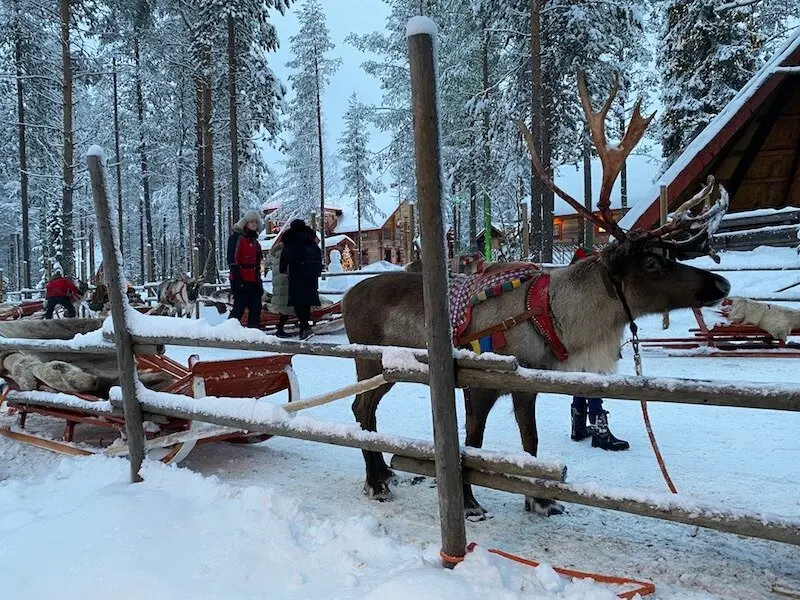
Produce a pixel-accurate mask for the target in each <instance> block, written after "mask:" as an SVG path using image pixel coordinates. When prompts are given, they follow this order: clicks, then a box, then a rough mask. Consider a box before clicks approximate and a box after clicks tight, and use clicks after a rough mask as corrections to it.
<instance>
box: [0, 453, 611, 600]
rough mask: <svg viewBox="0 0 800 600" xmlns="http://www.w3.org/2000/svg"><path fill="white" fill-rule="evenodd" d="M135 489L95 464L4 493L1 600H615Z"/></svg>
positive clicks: (500, 566)
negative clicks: (451, 565)
mask: <svg viewBox="0 0 800 600" xmlns="http://www.w3.org/2000/svg"><path fill="white" fill-rule="evenodd" d="M143 475H144V479H145V480H144V482H142V483H138V484H135V485H131V484H128V483H126V481H127V477H128V463H127V461H125V460H121V459H111V458H105V457H91V458H87V459H82V460H75V459H65V460H63V461H62V462H61V463H60V465H59V467H58V468H57V469H56V470H55V471H54V472H52V473H50V474H49V475H47V476H45V477H42V478H38V479H8V480H5V481H3V482H2V483H0V540H2V542H3V543H2V544H1V545H0V578H2V581H3V593H4V597H8V598H54V597H61V598H63V597H67V598H77V597H80V598H81V599H82V600H95V599H96V600H101V599H102V600H106V599H107V598H119V599H121V600H122V599H125V598H148V599H149V600H161V599H164V600H166V599H169V600H177V599H192V600H204V599H209V600H210V599H215V600H217V599H219V598H229V599H239V598H242V599H243V598H247V599H251V598H286V599H291V598H306V599H312V600H313V599H329V598H338V599H350V598H365V599H374V600H377V599H380V600H405V599H406V598H415V599H418V600H426V599H434V598H435V599H439V598H461V599H464V600H469V599H475V600H478V599H480V600H483V599H484V598H493V599H497V600H511V599H516V598H520V597H522V596H524V597H525V598H531V599H533V600H545V599H548V600H552V599H570V600H612V599H613V598H615V595H614V594H613V593H612V592H611V590H610V589H609V588H605V587H602V586H600V585H598V584H595V583H593V582H592V581H590V580H583V581H569V580H567V579H565V578H562V577H559V576H557V575H556V574H555V573H554V572H553V570H552V569H551V568H550V567H549V566H547V565H542V566H540V567H538V568H536V569H534V568H530V567H525V566H522V565H518V564H516V563H513V562H511V561H508V560H505V559H503V558H500V557H496V556H494V555H491V554H489V553H488V552H486V551H485V550H481V549H480V548H479V549H477V550H476V551H474V552H472V553H470V554H469V555H468V556H467V558H466V560H465V561H464V562H463V563H461V564H460V565H459V566H457V567H456V568H455V569H454V570H453V571H448V570H445V569H442V568H441V567H440V566H439V565H438V548H436V547H429V548H419V547H414V546H411V545H408V544H404V543H402V542H400V541H399V540H397V539H396V538H395V537H393V536H392V535H391V534H390V533H389V532H387V531H386V529H385V528H384V526H383V525H382V524H381V523H380V522H379V521H378V520H377V519H375V518H374V517H371V516H365V515H358V514H350V515H343V516H341V517H339V518H337V519H335V520H333V519H331V520H325V519H320V518H318V517H316V516H315V515H314V514H311V513H309V512H306V511H304V510H302V509H301V508H300V506H299V504H298V502H297V501H295V500H294V499H293V498H291V497H288V496H286V494H285V493H282V492H281V491H279V490H272V489H269V488H260V487H255V486H250V487H239V486H232V485H228V484H225V483H222V482H220V481H219V480H218V479H217V478H216V477H208V478H206V477H203V476H201V475H197V474H194V473H192V472H190V471H188V470H183V469H177V468H174V467H166V466H164V465H161V464H160V463H150V462H148V463H146V464H145V466H144V470H143ZM32 557H35V560H36V564H35V566H32V565H31V564H27V563H26V562H24V561H26V560H29V559H31V558H32ZM21 561H23V562H21Z"/></svg>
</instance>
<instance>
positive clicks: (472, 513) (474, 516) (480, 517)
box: [464, 502, 491, 521]
mask: <svg viewBox="0 0 800 600" xmlns="http://www.w3.org/2000/svg"><path fill="white" fill-rule="evenodd" d="M464 516H465V517H466V518H467V520H468V521H485V520H486V519H489V518H491V515H490V514H489V511H488V510H486V509H485V508H483V507H482V506H481V505H480V504H478V503H477V502H475V503H474V504H470V505H468V506H464Z"/></svg>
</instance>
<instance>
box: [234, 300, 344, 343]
mask: <svg viewBox="0 0 800 600" xmlns="http://www.w3.org/2000/svg"><path fill="white" fill-rule="evenodd" d="M279 319H280V315H277V314H275V313H272V312H269V311H268V310H266V309H264V310H262V311H261V326H260V328H261V329H262V330H264V331H265V332H266V333H274V332H275V331H276V330H277V329H278V320H279ZM241 322H242V324H243V325H244V324H246V323H247V311H246V310H245V311H244V315H243V316H242V321H241ZM343 328H344V319H343V318H342V303H341V302H334V303H333V304H328V305H326V306H320V307H319V308H317V309H315V310H312V311H311V330H312V331H313V332H314V333H315V334H317V335H324V334H328V333H335V332H337V331H341V330H342V329H343ZM286 329H287V331H289V332H292V331H296V330H297V318H296V317H294V316H290V317H289V321H288V323H287V325H286Z"/></svg>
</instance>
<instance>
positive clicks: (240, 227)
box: [233, 210, 264, 233]
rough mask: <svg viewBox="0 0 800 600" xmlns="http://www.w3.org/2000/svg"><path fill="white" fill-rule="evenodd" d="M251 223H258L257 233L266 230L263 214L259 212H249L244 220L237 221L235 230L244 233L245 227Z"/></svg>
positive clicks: (243, 217) (243, 216) (245, 214)
mask: <svg viewBox="0 0 800 600" xmlns="http://www.w3.org/2000/svg"><path fill="white" fill-rule="evenodd" d="M249 221H258V230H257V231H256V233H258V232H260V231H261V230H262V229H263V228H264V221H263V219H262V218H261V213H260V212H258V211H257V210H248V211H247V212H246V213H244V215H242V218H241V219H239V220H238V221H236V223H234V225H233V230H234V231H235V232H236V233H242V232H243V231H244V226H245V225H247V223H248V222H249Z"/></svg>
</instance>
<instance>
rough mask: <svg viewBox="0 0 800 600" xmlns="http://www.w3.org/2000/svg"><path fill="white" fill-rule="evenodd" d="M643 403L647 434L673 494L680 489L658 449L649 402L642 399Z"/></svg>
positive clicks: (659, 466) (662, 473)
mask: <svg viewBox="0 0 800 600" xmlns="http://www.w3.org/2000/svg"><path fill="white" fill-rule="evenodd" d="M641 405H642V416H643V417H644V426H645V428H646V429H647V436H648V437H649V438H650V445H651V446H652V447H653V453H654V454H655V455H656V461H657V462H658V468H659V469H661V475H663V477H664V481H665V482H666V483H667V487H668V488H669V491H670V492H672V493H673V494H677V493H678V490H677V489H676V488H675V484H674V483H672V479H671V478H670V476H669V473H667V465H665V464H664V457H663V456H661V450H659V449H658V442H656V436H655V434H654V433H653V427H652V425H651V424H650V413H649V412H647V402H645V401H644V400H642V401H641Z"/></svg>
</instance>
